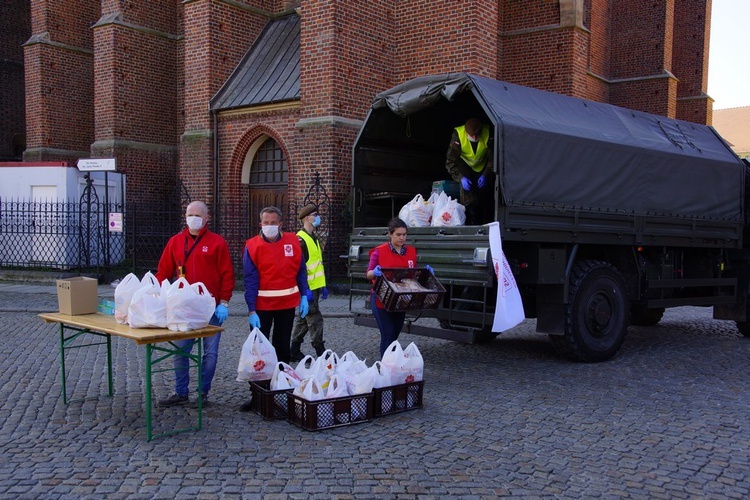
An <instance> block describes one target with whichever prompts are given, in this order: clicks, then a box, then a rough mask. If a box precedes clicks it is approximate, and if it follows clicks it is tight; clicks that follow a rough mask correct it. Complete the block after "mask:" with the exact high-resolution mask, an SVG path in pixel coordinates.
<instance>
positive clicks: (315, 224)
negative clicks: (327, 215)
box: [313, 215, 320, 227]
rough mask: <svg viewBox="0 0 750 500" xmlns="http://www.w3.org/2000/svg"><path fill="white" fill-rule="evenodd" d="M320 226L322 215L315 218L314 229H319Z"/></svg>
mask: <svg viewBox="0 0 750 500" xmlns="http://www.w3.org/2000/svg"><path fill="white" fill-rule="evenodd" d="M319 225H320V215H316V216H315V220H314V221H313V227H318V226H319Z"/></svg>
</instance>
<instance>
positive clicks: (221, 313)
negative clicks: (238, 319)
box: [214, 304, 229, 324]
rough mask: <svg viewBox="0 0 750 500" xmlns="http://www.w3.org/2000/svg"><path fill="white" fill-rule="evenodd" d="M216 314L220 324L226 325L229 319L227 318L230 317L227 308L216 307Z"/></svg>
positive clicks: (222, 306)
mask: <svg viewBox="0 0 750 500" xmlns="http://www.w3.org/2000/svg"><path fill="white" fill-rule="evenodd" d="M214 314H215V315H216V319H218V320H219V324H221V323H224V321H225V320H226V319H227V316H228V315H229V310H228V309H227V306H225V305H224V304H219V305H218V306H216V310H215V311H214Z"/></svg>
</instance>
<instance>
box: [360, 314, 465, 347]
mask: <svg viewBox="0 0 750 500" xmlns="http://www.w3.org/2000/svg"><path fill="white" fill-rule="evenodd" d="M354 324H355V325H359V326H367V327H370V328H377V327H378V325H377V323H376V322H375V318H373V317H372V315H370V314H355V315H354ZM401 331H402V333H411V334H414V335H421V336H422V337H432V338H436V339H443V340H452V341H454V342H462V343H464V344H473V343H475V342H477V335H476V332H474V331H462V330H446V329H444V328H434V327H429V326H422V325H417V324H416V323H413V322H410V321H406V322H405V323H404V328H403V330H401Z"/></svg>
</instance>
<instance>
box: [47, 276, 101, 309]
mask: <svg viewBox="0 0 750 500" xmlns="http://www.w3.org/2000/svg"><path fill="white" fill-rule="evenodd" d="M98 284H99V283H98V281H97V280H95V279H94V278H86V277H85V276H78V277H75V278H66V279H62V280H57V306H58V308H59V309H60V312H61V313H62V314H69V315H71V316H75V315H76V314H91V313H95V312H96V309H97V306H98V305H99V304H98V299H97V293H98V289H97V285H98Z"/></svg>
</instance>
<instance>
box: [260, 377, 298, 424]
mask: <svg viewBox="0 0 750 500" xmlns="http://www.w3.org/2000/svg"><path fill="white" fill-rule="evenodd" d="M270 387H271V380H270V379H269V380H254V381H251V382H250V391H251V392H252V394H253V400H252V403H251V404H252V411H253V412H255V413H257V414H258V415H260V416H261V417H263V418H267V419H269V420H275V419H280V418H286V413H287V407H288V404H287V400H286V395H287V394H288V393H291V392H292V389H282V390H280V391H272V390H271V389H270Z"/></svg>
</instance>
